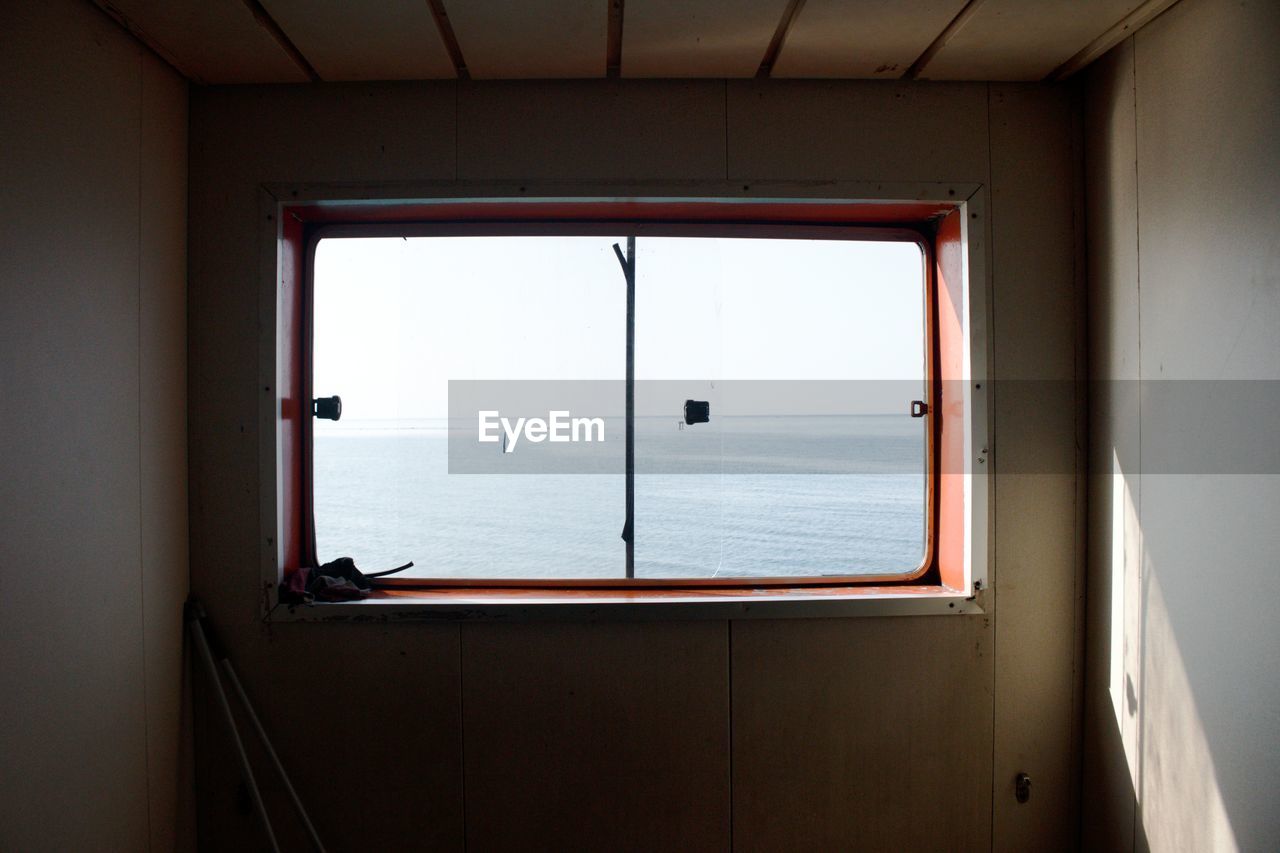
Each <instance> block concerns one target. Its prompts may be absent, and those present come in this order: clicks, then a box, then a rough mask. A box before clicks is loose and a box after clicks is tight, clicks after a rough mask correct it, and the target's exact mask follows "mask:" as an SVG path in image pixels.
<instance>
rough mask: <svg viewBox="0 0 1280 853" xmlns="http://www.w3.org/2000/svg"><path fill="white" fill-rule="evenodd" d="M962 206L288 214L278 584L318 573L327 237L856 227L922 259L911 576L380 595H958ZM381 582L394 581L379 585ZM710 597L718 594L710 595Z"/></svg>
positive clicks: (513, 585) (540, 585)
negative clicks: (321, 250)
mask: <svg viewBox="0 0 1280 853" xmlns="http://www.w3.org/2000/svg"><path fill="white" fill-rule="evenodd" d="M961 215H962V214H961V211H960V208H959V207H958V205H956V204H954V203H943V202H905V203H900V202H892V203H887V202H886V203H881V202H860V203H847V202H829V203H828V202H773V201H767V202H766V201H760V202H737V201H735V202H732V203H725V202H716V201H696V200H695V201H652V202H650V201H626V202H617V201H570V202H565V201H535V200H525V199H520V200H512V201H442V202H430V203H401V202H395V203H354V204H353V203H341V204H326V203H305V204H297V205H289V206H286V207H285V208H284V209H283V211H282V217H281V229H280V250H281V251H280V267H279V269H280V276H281V278H280V298H279V300H278V310H279V312H280V317H279V318H278V329H279V336H280V341H279V342H278V347H277V357H278V359H279V364H278V370H277V376H278V378H279V382H280V384H281V386H282V387H281V388H280V389H279V397H280V410H279V422H278V424H277V428H278V433H279V435H278V443H277V446H278V448H279V453H280V454H281V459H280V466H279V470H280V473H281V482H280V488H279V498H280V507H279V524H280V528H281V529H280V531H279V533H280V536H281V546H282V548H281V554H282V558H283V562H282V566H281V568H282V570H283V573H284V574H285V575H286V576H287V575H288V574H290V573H291V572H292V571H294V570H296V569H298V568H301V567H303V566H313V565H315V564H316V557H315V554H316V547H315V527H314V514H313V512H312V505H311V499H312V495H311V482H312V478H311V464H312V460H311V428H312V422H313V420H312V417H311V405H310V401H311V399H312V389H311V370H310V354H311V348H312V344H313V339H312V330H311V326H310V314H311V284H310V276H311V270H312V263H313V261H314V252H315V246H316V244H317V243H318V242H319V240H320V239H321V238H322V237H324V236H339V235H346V236H351V235H353V234H368V235H374V234H379V233H381V234H395V235H402V234H409V233H418V234H445V233H451V234H469V235H476V234H531V233H546V234H567V233H573V234H583V233H592V232H599V233H604V232H605V231H608V233H619V229H622V230H627V229H631V231H630V233H636V234H637V236H644V235H645V234H646V233H647V234H650V235H652V234H655V233H663V234H672V233H683V234H691V233H698V234H715V235H717V236H739V237H742V236H771V235H776V234H778V233H779V232H784V231H785V232H786V233H788V234H789V235H790V236H801V235H806V236H808V235H812V234H818V233H822V232H828V233H830V231H831V229H832V228H836V229H840V230H841V232H842V233H843V239H851V237H850V236H849V234H848V229H856V232H857V234H856V236H853V237H852V239H859V238H861V239H886V238H887V239H894V240H904V241H906V240H910V241H912V242H916V243H917V244H918V245H919V246H920V247H921V249H922V251H923V252H924V258H925V263H924V278H925V297H926V323H925V339H926V366H927V370H928V376H927V381H926V387H927V388H928V389H929V394H928V396H929V400H928V404H929V413H928V415H927V424H928V426H927V436H928V442H927V449H926V453H927V454H928V470H929V475H928V481H927V487H926V502H927V511H926V519H927V521H926V523H927V537H926V554H925V558H924V560H923V561H922V563H921V565H920V566H919V567H918V568H917V570H916V571H914V572H912V573H910V574H906V575H903V574H893V575H856V576H845V577H830V576H823V577H819V578H815V577H808V578H805V577H790V578H750V579H745V578H716V579H707V578H697V579H626V578H599V579H566V580H561V579H554V580H528V579H524V580H522V579H482V578H467V579H428V578H424V579H416V578H410V579H404V580H399V581H395V580H394V579H387V580H386V581H384V582H383V585H384V586H387V587H401V588H404V587H409V588H431V587H440V588H456V589H458V590H459V591H461V590H463V589H465V590H466V591H467V592H469V593H474V592H475V591H477V590H484V589H493V590H501V591H503V592H505V593H511V592H514V591H515V590H516V589H522V590H528V591H531V592H532V593H534V594H536V593H537V592H538V591H547V590H551V589H556V590H559V591H562V592H568V591H574V590H578V591H581V593H582V594H588V595H590V594H591V591H592V590H599V591H600V592H602V593H607V592H613V593H617V592H619V591H620V590H619V588H623V590H626V589H632V590H636V591H637V592H640V593H643V592H644V591H646V590H648V591H652V592H653V593H656V594H662V593H663V592H664V591H665V592H667V593H678V592H679V591H691V590H693V589H696V588H708V589H707V590H706V591H707V592H709V593H710V592H716V591H719V592H724V593H732V592H734V591H751V590H760V591H764V590H766V589H768V590H771V591H775V592H777V591H781V588H794V589H796V590H797V591H803V590H805V589H810V590H813V591H816V590H817V589H819V588H821V589H822V590H824V591H828V590H837V591H838V590H839V589H841V588H846V589H849V590H850V591H866V590H868V589H872V588H874V589H890V590H898V591H901V592H922V591H928V590H930V589H945V590H950V591H959V590H961V589H962V588H963V587H964V548H965V540H966V531H965V530H964V523H965V512H964V509H965V508H964V500H965V492H964V483H963V475H962V473H961V472H962V471H963V470H964V465H963V454H964V452H965V444H964V426H965V419H966V417H967V413H966V412H965V408H964V407H965V403H964V400H963V394H948V393H945V392H944V389H947V388H956V389H958V388H959V387H960V380H961V378H962V375H961V371H962V370H963V365H964V347H965V346H966V343H967V342H966V340H965V335H964V328H963V320H962V318H963V307H962V306H963V304H964V290H963V289H964V286H965V282H964V275H963V273H964V255H963V253H964V246H963V245H962V234H961V221H960V217H961ZM387 581H392V582H391V583H387ZM710 588H714V589H710Z"/></svg>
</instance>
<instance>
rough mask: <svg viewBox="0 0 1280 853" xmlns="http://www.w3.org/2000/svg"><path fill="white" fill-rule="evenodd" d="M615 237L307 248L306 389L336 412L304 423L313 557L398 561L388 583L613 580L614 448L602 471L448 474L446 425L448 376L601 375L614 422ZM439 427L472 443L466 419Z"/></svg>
mask: <svg viewBox="0 0 1280 853" xmlns="http://www.w3.org/2000/svg"><path fill="white" fill-rule="evenodd" d="M619 239H625V238H603V237H422V238H409V239H403V238H400V237H394V238H335V239H326V240H322V241H321V242H320V244H319V245H318V246H317V249H316V260H315V275H314V364H313V377H314V380H313V389H314V393H315V395H316V396H317V397H321V396H329V395H334V394H336V395H340V396H341V397H342V401H343V414H342V418H341V420H339V421H337V422H333V421H326V420H317V421H315V441H314V451H313V470H314V487H313V494H314V509H315V525H316V547H317V556H318V558H319V559H320V560H321V561H327V560H331V559H334V558H335V557H340V556H350V557H354V558H355V560H356V564H357V565H358V566H360V567H361V568H362V569H365V570H369V571H373V570H377V569H383V568H391V567H393V566H398V565H400V564H402V563H404V562H407V561H409V560H413V561H414V563H415V567H414V568H413V569H411V570H410V571H408V572H405V573H404V574H403V575H402V576H404V577H414V576H418V577H475V578H502V577H522V578H566V577H620V576H621V575H622V574H623V571H624V547H623V544H622V541H621V539H620V533H621V530H622V523H623V488H624V477H623V474H622V471H623V468H622V464H621V456H620V455H621V452H622V443H621V441H620V440H619V441H617V442H615V443H613V444H612V445H610V447H611V448H616V452H617V453H618V454H619V460H618V462H617V464H616V465H614V466H612V468H611V472H610V473H603V474H570V473H512V474H505V473H482V474H477V473H453V474H451V473H449V464H448V463H449V458H448V427H449V424H448V422H447V417H448V414H449V412H448V391H449V385H448V383H449V381H450V380H453V381H455V383H456V382H457V381H459V380H482V379H485V380H506V381H512V382H519V381H524V380H581V379H595V380H611V382H609V383H601V385H604V386H605V387H606V388H607V389H609V391H608V392H607V393H612V394H614V395H616V396H617V398H618V399H617V410H618V411H619V412H620V411H621V406H622V394H623V379H624V377H625V372H624V369H625V359H626V350H625V340H624V332H625V319H626V287H625V284H624V282H623V280H622V276H621V274H620V272H619V268H618V262H617V260H616V258H615V257H614V254H613V249H612V244H613V243H614V242H615V241H617V240H619ZM473 417H474V415H473ZM455 427H459V428H461V429H463V430H469V431H470V432H469V435H471V436H474V435H475V432H474V431H475V428H476V427H475V423H474V421H470V422H468V423H465V424H455ZM612 429H614V430H618V431H620V430H621V426H620V424H617V425H614V426H613V427H612ZM494 453H495V457H496V458H499V459H506V458H507V457H503V456H502V451H501V448H500V447H499V446H497V445H494ZM516 456H517V455H516V454H512V456H511V457H510V458H511V459H512V460H513V461H515V459H516ZM496 470H498V471H501V470H503V469H501V468H498V469H496Z"/></svg>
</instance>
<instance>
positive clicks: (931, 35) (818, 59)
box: [772, 0, 965, 80]
mask: <svg viewBox="0 0 1280 853" xmlns="http://www.w3.org/2000/svg"><path fill="white" fill-rule="evenodd" d="M964 5H965V0H911V2H907V3H904V2H902V0H806V2H805V3H804V4H803V5H802V6H801V7H800V12H799V14H797V15H796V17H795V19H794V20H793V21H792V22H791V28H790V29H789V30H788V31H787V40H786V42H785V44H784V46H783V48H782V53H781V54H780V55H779V56H778V61H777V63H776V64H775V65H774V67H773V75H772V76H774V77H798V78H803V77H860V78H868V79H881V80H896V79H898V78H899V77H901V76H902V75H903V74H904V73H906V70H907V69H908V68H910V67H911V63H913V62H915V61H916V59H917V58H918V57H919V56H920V54H922V53H924V51H925V48H927V47H928V46H929V45H930V44H932V43H933V40H934V39H935V38H937V37H938V34H939V33H941V32H942V31H943V30H944V29H946V27H947V25H948V24H949V23H951V19H952V18H954V17H955V16H956V13H957V12H959V11H960V10H961V9H963V8H964Z"/></svg>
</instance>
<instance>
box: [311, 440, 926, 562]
mask: <svg viewBox="0 0 1280 853" xmlns="http://www.w3.org/2000/svg"><path fill="white" fill-rule="evenodd" d="M695 430H696V432H695ZM448 437H449V431H448V428H447V426H446V424H445V423H444V422H425V421H424V422H416V423H412V424H404V423H397V424H394V425H388V424H379V423H377V422H365V423H363V424H362V423H349V422H348V423H342V424H326V425H325V426H324V428H317V431H316V438H315V463H314V465H315V513H316V540H317V547H318V549H319V557H320V559H321V560H322V561H324V560H331V559H334V558H335V557H340V556H350V557H354V558H355V560H356V564H357V565H358V566H360V567H361V568H362V569H365V570H366V571H376V570H378V569H384V568H391V567H393V566H398V565H400V564H402V563H405V562H407V561H409V560H412V561H414V563H415V567H414V568H413V569H411V570H409V571H408V572H406V573H405V576H418V577H488V578H497V577H501V578H601V577H621V576H622V575H623V574H624V571H625V556H624V544H623V541H622V539H621V533H622V525H623V521H624V512H625V508H624V486H625V479H624V477H623V475H622V474H621V473H598V474H563V473H555V474H549V473H535V474H529V473H522V474H465V473H456V472H455V473H450V471H449V456H448ZM562 447H563V446H562ZM613 447H616V448H617V452H618V453H619V454H620V453H621V443H620V442H618V443H616V444H615V445H611V446H610V452H612V449H613ZM517 452H518V451H517ZM673 460H675V461H674V462H673ZM923 460H924V433H923V426H922V421H919V420H912V419H910V418H907V417H900V416H856V417H854V416H848V417H845V416H815V417H805V416H796V417H760V418H751V417H739V418H723V419H719V422H718V423H717V424H716V425H715V427H713V428H708V427H707V426H706V425H699V426H698V427H694V428H691V429H689V430H679V429H677V428H676V426H675V424H674V422H673V421H669V420H656V419H655V420H648V419H640V420H639V422H638V424H637V437H636V470H637V475H636V487H635V488H636V499H635V500H636V510H635V524H636V531H635V533H636V575H637V577H643V578H662V577H672V578H688V577H712V576H719V577H725V576H729V577H734V576H738V577H769V576H799V575H825V574H880V573H885V572H905V571H909V570H911V569H914V568H915V567H916V566H917V565H918V564H919V562H920V560H921V557H922V555H923V553H924V541H925V478H924V462H923ZM618 470H619V471H620V470H621V465H620V464H619V466H618ZM646 472H648V473H646Z"/></svg>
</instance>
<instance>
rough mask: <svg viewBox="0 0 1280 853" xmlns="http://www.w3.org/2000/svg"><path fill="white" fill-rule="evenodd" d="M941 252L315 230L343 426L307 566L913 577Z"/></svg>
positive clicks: (319, 426) (316, 341)
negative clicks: (933, 266)
mask: <svg viewBox="0 0 1280 853" xmlns="http://www.w3.org/2000/svg"><path fill="white" fill-rule="evenodd" d="M356 233H362V232H356ZM374 233H375V234H376V233H377V232H374ZM615 247H616V248H615ZM924 249H925V243H924V242H923V241H922V240H920V239H919V238H918V237H917V236H916V235H915V234H914V233H910V232H889V231H862V230H859V229H857V228H829V227H825V228H824V227H818V226H794V227H786V226H771V227H769V228H767V229H762V228H760V227H756V226H723V227H721V226H709V227H702V226H685V227H677V226H663V227H657V226H655V225H653V224H651V223H650V224H644V225H625V224H620V225H617V226H603V225H601V226H598V227H597V226H590V227H586V226H572V225H562V226H555V227H539V228H530V227H524V228H521V227H520V226H511V227H509V228H508V227H486V228H483V229H480V228H476V229H473V230H472V231H471V232H470V233H468V232H466V231H465V229H462V230H460V229H457V228H453V229H448V228H436V229H434V230H433V229H427V228H423V229H421V233H420V234H417V233H415V234H403V233H399V232H397V235H396V236H353V235H352V232H351V231H350V230H347V231H339V232H336V233H333V234H332V235H326V233H325V232H324V231H323V230H321V231H319V232H318V240H317V242H316V244H315V251H314V255H313V261H312V268H311V274H310V276H309V281H310V283H311V286H310V293H309V295H308V299H309V304H310V312H309V318H310V339H311V349H310V353H309V362H308V363H309V366H310V383H311V387H310V390H311V396H312V397H316V398H324V397H328V396H330V395H336V396H340V397H341V417H340V419H339V420H336V421H335V420H329V419H324V418H318V419H316V420H314V421H313V423H312V425H311V429H310V435H311V457H310V483H309V486H310V495H309V497H310V511H311V516H312V518H313V522H314V548H315V553H314V554H313V555H312V557H313V558H314V559H315V560H316V561H318V562H325V561H328V560H332V559H334V558H336V557H341V556H350V557H353V558H354V559H355V561H356V563H357V565H359V566H360V567H361V568H362V569H364V570H366V571H377V570H379V569H385V568H390V567H392V566H397V565H400V564H402V563H405V562H407V561H410V560H412V561H413V562H414V567H413V568H412V569H411V570H409V571H407V572H405V573H403V574H402V575H400V577H416V578H420V579H423V580H424V581H429V580H433V579H434V580H437V581H440V582H454V583H456V582H460V581H467V580H473V581H475V582H477V583H485V582H495V581H497V582H508V581H516V580H526V581H531V582H547V581H552V582H559V583H565V582H581V583H584V584H594V583H601V582H605V583H616V582H628V581H629V579H634V581H636V582H642V583H655V582H667V583H671V584H683V583H698V584H707V583H711V584H720V583H724V584H735V583H736V584H744V583H746V584H774V583H779V584H784V583H787V584H794V583H803V582H811V583H817V582H823V583H830V582H834V581H835V580H837V579H840V580H844V581H858V580H864V581H865V580H870V579H875V580H876V581H878V582H882V581H886V580H889V581H891V580H907V579H912V578H916V577H918V576H919V575H920V574H921V573H922V572H923V571H924V570H925V569H926V568H927V567H928V564H929V561H930V558H931V554H932V551H933V548H932V542H933V537H934V518H935V507H934V505H933V504H934V500H935V498H934V491H935V490H934V489H933V488H932V486H931V483H932V478H933V477H934V476H935V474H936V472H935V470H934V468H935V464H934V462H933V459H934V452H935V451H934V445H935V442H934V435H933V431H934V417H933V415H934V413H933V411H932V407H931V406H930V399H931V398H930V393H931V388H932V369H933V368H932V365H933V361H934V358H933V352H934V347H933V343H932V336H933V335H934V334H935V332H934V329H933V326H934V323H933V322H932V320H931V317H932V313H931V312H932V311H933V306H932V300H931V295H930V293H931V288H930V276H929V266H928V263H927V261H928V258H926V256H925V251H924ZM628 263H629V264H630V265H631V266H630V269H631V270H632V273H631V276H630V277H629V276H628V272H627V264H628ZM629 278H630V281H629ZM629 291H630V292H629ZM629 333H630V336H631V337H630V344H631V345H630V346H629ZM486 395H492V396H486ZM488 399H492V400H495V401H497V402H493V403H492V404H490V403H485V402H477V401H483V400H488ZM629 399H630V400H631V401H633V404H632V405H633V408H632V409H631V411H630V414H628V400H629ZM488 406H492V408H488ZM504 409H506V410H504ZM522 419H523V422H522ZM535 421H541V425H539V424H538V423H536V422H535ZM553 436H554V437H553ZM629 493H630V496H631V497H630V499H629ZM306 497H307V496H306V495H304V498H306ZM628 540H630V541H628Z"/></svg>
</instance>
